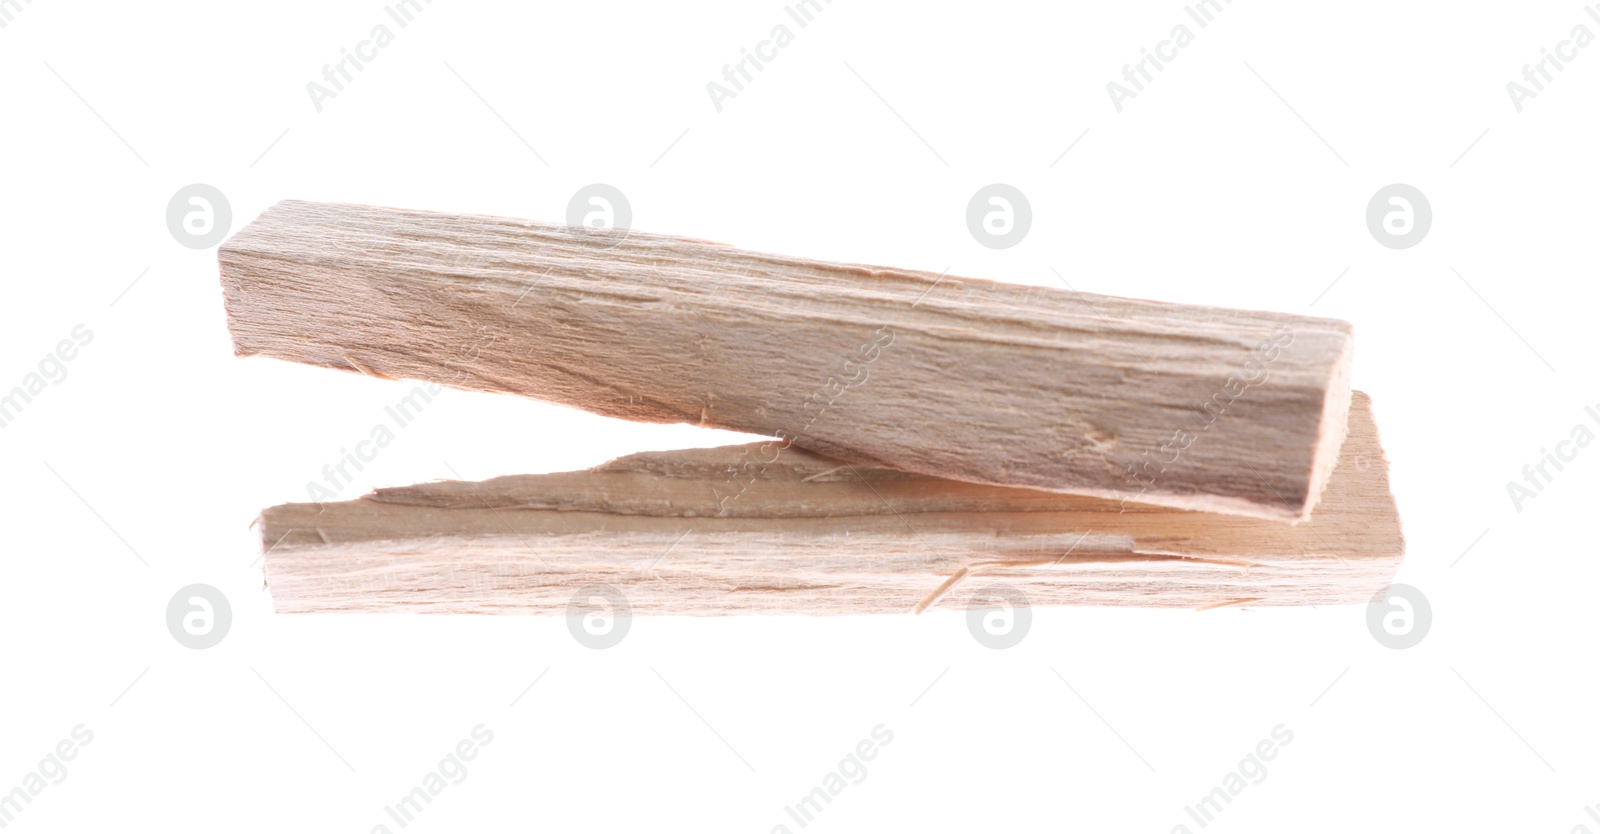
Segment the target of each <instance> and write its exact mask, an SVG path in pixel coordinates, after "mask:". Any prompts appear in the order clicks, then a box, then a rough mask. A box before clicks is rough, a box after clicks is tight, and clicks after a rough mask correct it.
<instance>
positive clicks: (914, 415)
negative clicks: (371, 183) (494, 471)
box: [218, 201, 1351, 521]
mask: <svg viewBox="0 0 1600 834" xmlns="http://www.w3.org/2000/svg"><path fill="white" fill-rule="evenodd" d="M218 260H219V263H220V265H221V276H222V285H223V288H224V291H225V302H226V305H227V311H228V326H229V329H230V330H231V331H232V334H233V341H234V349H235V351H236V352H237V353H238V354H240V355H251V354H262V355H266V356H272V357H276V358H280V359H288V360H292V361H296V362H304V363H308V364H312V365H320V366H324V367H330V368H340V369H344V370H352V371H356V372H360V373H366V374H372V375H377V376H386V377H399V378H408V379H419V380H427V381H431V382H437V383H442V384H445V385H450V386H454V387H458V388H467V389H474V390H482V391H502V392H509V393H514V394H521V395H525V396H529V397H536V398H539V399H543V400H548V401H551V402H556V403H562V404H565V405H570V406H575V407H578V408H583V409H587V410H589V411H593V412H596V413H599V414H605V415H610V416H614V417H622V418H626V419H630V420H643V421H649V422H687V423H695V424H699V425H702V426H713V427H717V428H725V429H732V430H736V431H744V432H752V433H756V434H765V435H770V436H774V437H781V438H785V439H786V440H787V441H792V443H793V444H794V445H797V446H800V447H801V448H804V449H808V450H810V451H813V452H818V453H821V454H825V455H829V456H831V457H836V458H840V459H842V460H848V461H851V462H854V463H857V464H862V463H865V464H873V465H877V466H884V467H892V468H895V469H900V470H904V471H907V472H916V473H919V474H923V475H930V476H934V477H939V478H948V479H955V480H961V481H968V482H972V483H980V484H993V485H999V486H1014V487H1029V488H1033V489H1042V490H1050V491H1057V492H1066V493H1074V494H1079V495H1094V496H1100V497H1105V498H1113V499H1120V500H1131V501H1138V502H1141V503H1147V504H1155V505H1162V506H1170V507H1181V508H1187V509H1196V510H1206V511H1211V512H1224V513H1237V514H1244V515H1253V516H1259V517H1263V518H1276V519H1283V520H1291V521H1293V520H1301V519H1304V518H1306V517H1307V516H1308V515H1309V513H1310V510H1311V508H1312V507H1313V506H1315V504H1316V501H1317V497H1318V495H1319V493H1320V491H1321V490H1322V487H1323V484H1324V483H1325V482H1326V479H1327V474H1328V471H1329V470H1330V469H1331V467H1332V465H1333V462H1334V460H1335V459H1336V456H1337V452H1338V448H1339V444H1340V442H1341V441H1342V439H1343V436H1344V429H1345V426H1344V422H1345V413H1346V410H1347V408H1348V405H1349V382H1348V370H1349V364H1350V354H1351V334H1350V326H1349V325H1348V324H1347V323H1345V322H1340V321H1334V320H1330V319H1318V318H1307V317H1303V316H1292V315H1284V314H1276V313H1258V312H1244V311H1238V310H1224V309H1219V308H1213V307H1197V306H1188V305H1179V304H1165V303H1159V302H1153V301H1136V300H1130V299H1125V298H1115V297H1110V296H1092V295H1087V294H1083V293H1077V292H1071V291H1067V290H1061V289H1051V288H1041V287H1030V286H1019V285H1010V284H1001V283H994V282H990V281H982V280H975V279H968V278H956V277H951V276H942V275H934V274H931V273H927V272H916V271H908V270H898V269H889V268H884V267H868V266H859V265H852V264H833V263H824V262H820V261H813V260H806V259H804V258H792V257H783V256H777V255H767V254H761V253H756V252H747V251H742V250H739V249H734V248H731V247H727V246H719V245H715V244H710V243H705V242H701V241H695V240H688V239H684V238H676V237H667V236H661V235H650V234H644V233H640V232H633V233H626V232H622V231H617V230H588V229H578V228H573V227H567V226H559V225H549V224H542V223H535V222H531V221H526V220H509V219H504V218H497V217H482V216H464V215H451V214H436V213H431V212H422V211H405V210H398V209H384V208H373V207H368V206H356V205H341V204H321V203H306V202H296V201H285V202H282V203H279V204H278V205H276V206H274V207H273V208H271V209H270V210H268V211H267V212H265V213H264V214H262V215H261V216H260V217H258V218H257V219H256V220H255V221H253V222H252V223H250V224H249V225H248V226H246V227H245V228H244V229H242V230H240V231H239V233H238V234H236V235H235V236H234V237H233V238H232V239H230V240H229V241H227V242H226V243H224V244H223V245H222V247H221V248H220V249H219V251H218ZM738 491H740V490H739V489H738V488H734V489H731V490H730V489H724V490H722V491H721V493H720V495H721V500H722V501H723V503H724V505H726V504H728V503H730V502H732V501H734V500H735V499H734V498H730V497H729V495H730V492H732V493H736V492H738ZM738 500H742V499H738Z"/></svg>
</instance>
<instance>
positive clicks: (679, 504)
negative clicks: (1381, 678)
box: [261, 392, 1405, 615]
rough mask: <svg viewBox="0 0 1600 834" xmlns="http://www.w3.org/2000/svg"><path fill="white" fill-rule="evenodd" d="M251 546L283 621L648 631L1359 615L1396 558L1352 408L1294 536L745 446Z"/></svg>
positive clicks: (273, 535) (440, 498)
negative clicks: (969, 607) (425, 619)
mask: <svg viewBox="0 0 1600 834" xmlns="http://www.w3.org/2000/svg"><path fill="white" fill-rule="evenodd" d="M752 460H754V461H756V462H757V465H756V466H754V467H752V466H750V465H749V464H750V463H751V461H752ZM730 472H732V473H736V477H743V475H742V474H739V473H752V474H751V475H750V479H749V481H748V483H747V484H743V485H742V486H743V492H742V497H741V498H740V500H739V501H737V502H732V503H723V502H719V500H718V498H717V496H718V494H719V492H720V491H724V490H726V489H728V488H729V486H730V481H729V473H730ZM719 511H720V512H721V513H722V514H720V515H719V514H718V513H719ZM261 532H262V539H263V545H264V546H265V547H266V548H267V553H266V572H267V582H268V586H269V588H270V590H271V593H272V597H273V600H274V604H275V605H276V607H277V610H279V611H281V612H357V611H374V612H377V611H411V612H452V613H537V614H555V613H562V612H564V611H565V610H566V607H567V604H568V602H569V601H570V600H571V599H572V597H573V595H574V593H575V592H577V591H578V589H580V588H583V587H585V586H589V585H596V584H600V585H611V586H615V587H616V588H618V589H619V590H621V591H622V593H623V594H625V595H626V597H627V599H628V602H629V604H630V606H631V607H632V609H633V611H634V612H636V613H645V614H695V615H716V614H746V613H783V614H858V613H909V612H912V611H920V610H922V609H923V608H927V607H931V608H953V607H962V606H965V605H966V604H967V603H968V602H969V600H970V599H971V598H972V596H973V593H974V592H975V591H977V590H979V589H981V588H983V587H985V586H987V585H991V584H1004V585H1009V586H1011V587H1014V588H1016V589H1018V590H1020V591H1021V592H1022V593H1023V594H1024V595H1025V596H1026V598H1027V599H1028V600H1029V601H1030V603H1032V604H1035V605H1061V604H1076V605H1118V606H1127V605H1131V606H1148V607H1190V608H1204V607H1215V606H1222V605H1232V604H1249V605H1310V604H1316V605H1327V604H1338V603H1357V602H1365V601H1367V600H1368V599H1370V598H1371V597H1372V595H1373V594H1374V593H1376V592H1377V591H1378V590H1379V589H1380V588H1382V587H1384V586H1385V585H1387V584H1388V582H1389V581H1390V579H1391V577H1392V576H1393V574H1394V572H1395V570H1396V568H1397V567H1398V566H1399V564H1400V561H1401V558H1402V556H1403V555H1404V550H1405V546H1404V541H1403V539H1402V537H1401V532H1400V521H1399V516H1398V514H1397V512H1396V509H1395V504H1394V499H1393V497H1392V496H1391V494H1390V492H1389V482H1388V465H1387V463H1386V461H1385V460H1384V456H1383V450H1382V449H1381V448H1380V447H1379V445H1378V436H1377V428H1376V426H1375V424H1374V422H1373V419H1372V413H1371V409H1370V403H1369V401H1368V399H1367V397H1366V396H1365V395H1364V394H1360V393H1359V392H1357V393H1356V394H1354V396H1353V398H1352V405H1351V410H1350V420H1349V435H1348V437H1347V439H1346V441H1345V443H1344V446H1343V447H1342V449H1341V451H1340V455H1339V459H1338V463H1337V466H1336V467H1335V469H1334V472H1333V474H1332V477H1331V478H1330V479H1329V481H1328V485H1327V490H1326V492H1325V494H1324V496H1323V500H1322V502H1321V503H1320V504H1319V505H1318V506H1317V509H1316V511H1315V512H1314V513H1313V514H1312V517H1311V519H1310V520H1309V521H1306V522H1303V523H1301V524H1298V525H1289V524H1284V523H1282V522H1275V521H1267V520H1261V519H1253V518H1244V517H1239V516H1233V515H1225V514H1217V513H1207V512H1199V511H1193V510H1178V509H1172V508H1160V507H1153V506H1145V505H1131V504H1130V505H1121V504H1119V502H1117V501H1113V500H1108V499H1099V498H1088V497H1079V496H1070V495H1063V494H1060V493H1052V492H1043V491H1035V490H1026V489H1014V488H1006V487H992V486H985V485H978V484H970V483H964V482H957V481H948V480H941V479H937V478H929V477H926V476H922V475H915V474H910V473H906V472H901V471H898V470H892V469H883V468H877V467H870V466H863V465H852V464H848V463H843V462H841V461H838V460H834V459H830V458H826V457H822V456H819V455H815V454H812V453H809V452H804V451H801V450H799V449H796V448H791V449H787V450H777V449H776V446H775V445H768V446H765V447H763V445H762V444H750V445H747V446H727V447H721V448H716V449H693V450H687V451H680V452H653V453H643V454H636V455H630V456H627V457H624V458H619V459H617V460H614V461H612V462H610V463H607V464H605V465H603V466H600V467H596V468H595V469H591V470H588V471H584V472H565V473H558V474H551V475H518V476H509V477H503V478H495V479H493V480H489V481H483V482H480V483H468V482H461V481H442V482H436V483H429V484H419V485H416V486H409V487H400V488H393V489H380V490H378V491H376V492H374V493H373V494H371V495H367V496H365V497H363V498H360V499H358V500H355V501H346V502H340V503H330V504H285V505H282V506H278V507H273V508H271V509H268V510H266V511H265V512H263V513H262V517H261Z"/></svg>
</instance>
